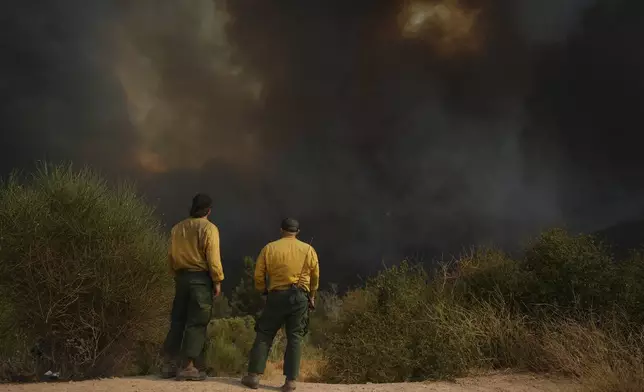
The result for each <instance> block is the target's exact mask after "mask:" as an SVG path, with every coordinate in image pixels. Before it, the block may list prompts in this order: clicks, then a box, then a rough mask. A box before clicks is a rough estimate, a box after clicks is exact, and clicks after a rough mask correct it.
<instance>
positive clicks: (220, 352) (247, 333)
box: [205, 316, 255, 376]
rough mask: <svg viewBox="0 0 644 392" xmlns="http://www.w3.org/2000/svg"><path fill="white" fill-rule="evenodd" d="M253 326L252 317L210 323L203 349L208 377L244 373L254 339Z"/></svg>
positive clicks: (224, 319)
mask: <svg viewBox="0 0 644 392" xmlns="http://www.w3.org/2000/svg"><path fill="white" fill-rule="evenodd" d="M254 326H255V320H254V318H253V317H252V316H246V317H234V318H223V319H216V320H212V321H211V322H210V325H209V327H208V340H207V343H206V348H205V362H206V367H207V371H208V373H209V374H210V375H213V376H223V375H237V374H240V373H243V372H244V371H245V369H246V364H247V361H248V354H249V353H250V349H251V348H252V346H253V341H254V339H255V331H254Z"/></svg>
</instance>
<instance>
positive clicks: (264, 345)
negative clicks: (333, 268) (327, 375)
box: [242, 219, 320, 392]
mask: <svg viewBox="0 0 644 392" xmlns="http://www.w3.org/2000/svg"><path fill="white" fill-rule="evenodd" d="M281 229H282V230H281V231H282V238H281V239H279V240H277V241H274V242H271V243H270V244H268V245H266V246H265V247H264V248H263V249H262V251H261V253H260V254H259V257H258V258H257V264H256V266H255V288H256V289H257V290H259V291H260V292H262V293H266V295H267V298H266V306H265V307H264V310H263V312H262V314H261V316H260V317H259V319H258V320H257V324H256V326H255V331H256V337H255V343H254V344H253V348H252V350H251V353H250V360H249V363H248V374H247V375H246V376H244V377H243V378H242V384H244V385H245V386H247V387H249V388H252V389H257V388H258V387H259V376H260V375H261V374H263V373H264V370H265V369H266V360H267V359H268V353H269V350H270V348H271V346H272V344H273V339H274V338H275V335H276V334H277V331H279V329H280V328H281V327H282V326H283V325H285V327H286V339H287V343H286V352H285V353H284V375H285V376H286V382H285V383H284V385H283V386H282V391H283V392H290V391H293V390H294V389H295V381H296V380H297V376H298V374H299V370H300V358H301V354H302V339H303V338H304V336H305V335H306V333H307V332H308V321H309V309H313V308H314V307H315V294H316V291H317V289H318V286H319V281H320V267H319V264H318V256H317V253H316V252H315V249H313V247H312V246H311V245H308V244H306V243H304V242H302V241H300V240H298V239H297V234H298V233H299V232H300V225H299V223H298V222H297V221H296V220H295V219H285V220H284V221H282V227H281ZM266 281H268V284H266Z"/></svg>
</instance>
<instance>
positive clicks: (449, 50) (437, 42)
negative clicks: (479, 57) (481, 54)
mask: <svg viewBox="0 0 644 392" xmlns="http://www.w3.org/2000/svg"><path fill="white" fill-rule="evenodd" d="M479 16H480V10H477V9H470V8H467V7H465V6H464V5H462V4H461V3H460V1H459V0H412V1H406V2H405V7H404V9H403V11H402V12H401V13H400V15H399V26H400V29H401V35H402V36H403V37H404V38H408V39H421V40H423V41H425V42H427V43H428V44H429V45H430V46H431V47H432V48H433V49H434V50H436V51H437V52H439V53H440V54H443V55H447V56H449V55H455V54H459V53H466V52H474V51H477V50H478V49H479V48H480V47H481V44H482V34H481V32H480V29H479V28H478V23H477V22H478V19H479Z"/></svg>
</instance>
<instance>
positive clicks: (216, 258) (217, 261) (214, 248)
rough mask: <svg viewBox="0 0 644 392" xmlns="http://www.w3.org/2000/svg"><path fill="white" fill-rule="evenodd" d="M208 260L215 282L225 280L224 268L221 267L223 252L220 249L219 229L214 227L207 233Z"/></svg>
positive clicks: (206, 250) (206, 251)
mask: <svg viewBox="0 0 644 392" xmlns="http://www.w3.org/2000/svg"><path fill="white" fill-rule="evenodd" d="M205 246H206V249H205V253H206V258H207V259H208V260H207V262H208V264H209V267H210V276H211V278H212V281H213V282H221V281H222V280H224V268H223V267H222V265H221V251H220V249H219V229H217V227H215V226H213V227H210V228H209V229H208V230H207V231H206V243H205Z"/></svg>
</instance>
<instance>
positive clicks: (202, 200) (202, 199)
mask: <svg viewBox="0 0 644 392" xmlns="http://www.w3.org/2000/svg"><path fill="white" fill-rule="evenodd" d="M211 207H212V199H211V198H210V196H208V195H206V194H204V193H199V194H197V195H196V196H195V197H193V198H192V207H190V216H191V217H193V218H203V217H204V216H206V215H208V210H210V208H211Z"/></svg>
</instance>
